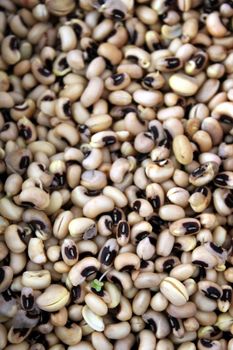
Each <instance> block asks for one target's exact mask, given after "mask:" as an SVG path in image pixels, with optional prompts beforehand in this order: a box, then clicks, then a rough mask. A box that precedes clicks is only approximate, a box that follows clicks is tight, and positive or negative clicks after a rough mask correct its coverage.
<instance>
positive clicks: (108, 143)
mask: <svg viewBox="0 0 233 350" xmlns="http://www.w3.org/2000/svg"><path fill="white" fill-rule="evenodd" d="M102 140H103V142H104V144H105V146H111V145H114V143H116V138H115V136H104V137H103V139H102Z"/></svg>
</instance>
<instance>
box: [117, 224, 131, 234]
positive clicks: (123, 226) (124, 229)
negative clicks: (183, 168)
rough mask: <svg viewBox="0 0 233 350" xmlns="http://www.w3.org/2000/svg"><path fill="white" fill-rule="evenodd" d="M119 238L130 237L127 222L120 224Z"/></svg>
mask: <svg viewBox="0 0 233 350" xmlns="http://www.w3.org/2000/svg"><path fill="white" fill-rule="evenodd" d="M117 233H118V236H126V237H128V236H129V225H128V224H127V222H126V221H123V222H120V223H119V225H118V230H117Z"/></svg>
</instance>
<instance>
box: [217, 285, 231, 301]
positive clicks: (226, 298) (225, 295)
mask: <svg viewBox="0 0 233 350" xmlns="http://www.w3.org/2000/svg"><path fill="white" fill-rule="evenodd" d="M231 297H232V290H231V289H230V288H226V289H223V292H222V296H221V298H220V299H221V300H222V301H229V302H230V301H231Z"/></svg>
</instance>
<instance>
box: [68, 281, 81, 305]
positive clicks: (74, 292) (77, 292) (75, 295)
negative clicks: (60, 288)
mask: <svg viewBox="0 0 233 350" xmlns="http://www.w3.org/2000/svg"><path fill="white" fill-rule="evenodd" d="M81 292H82V290H81V286H80V285H79V286H74V287H72V288H71V291H70V295H71V300H72V301H76V300H77V299H79V298H80V296H81Z"/></svg>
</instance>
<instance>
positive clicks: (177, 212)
mask: <svg viewBox="0 0 233 350" xmlns="http://www.w3.org/2000/svg"><path fill="white" fill-rule="evenodd" d="M159 216H160V218H161V219H163V220H165V221H175V220H179V219H182V218H184V217H185V212H184V209H183V208H181V207H179V206H178V205H175V204H166V205H164V206H162V207H161V208H159Z"/></svg>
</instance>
